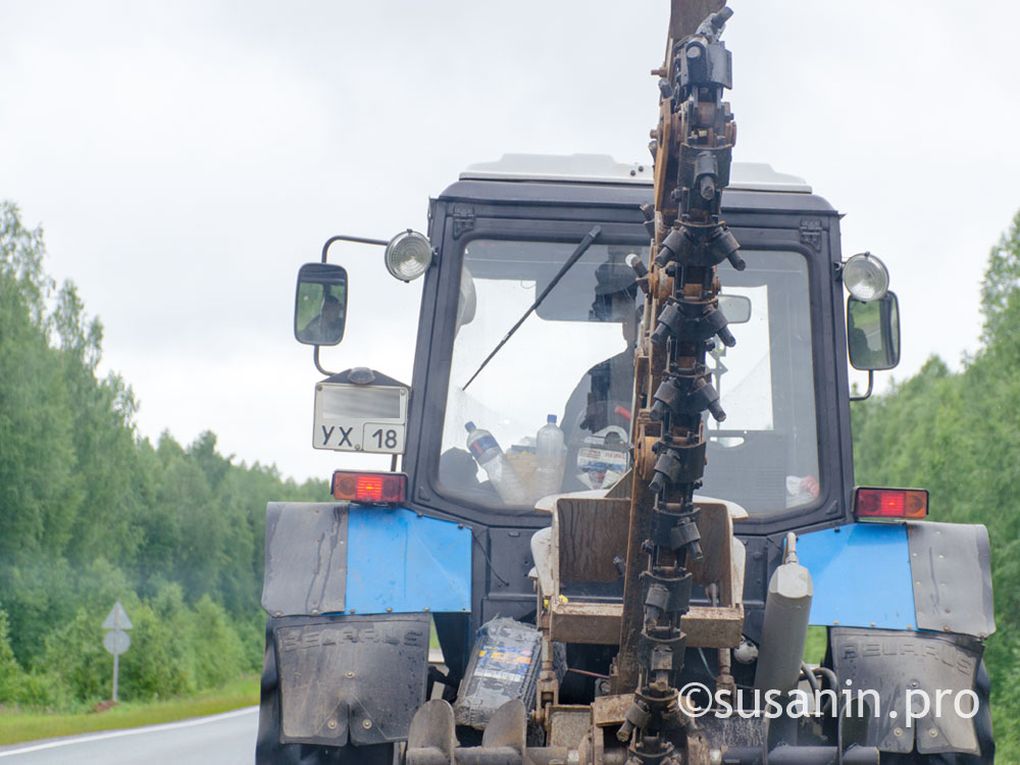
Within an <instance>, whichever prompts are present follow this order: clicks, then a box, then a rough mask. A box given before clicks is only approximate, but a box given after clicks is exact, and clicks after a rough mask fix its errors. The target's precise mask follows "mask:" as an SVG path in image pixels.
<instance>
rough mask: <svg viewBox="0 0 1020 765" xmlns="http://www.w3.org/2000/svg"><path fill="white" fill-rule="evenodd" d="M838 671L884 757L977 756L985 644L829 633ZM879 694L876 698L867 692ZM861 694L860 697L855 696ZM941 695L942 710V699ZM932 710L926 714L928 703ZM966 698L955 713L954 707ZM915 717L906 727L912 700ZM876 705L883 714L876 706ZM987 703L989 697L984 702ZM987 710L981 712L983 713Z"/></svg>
mask: <svg viewBox="0 0 1020 765" xmlns="http://www.w3.org/2000/svg"><path fill="white" fill-rule="evenodd" d="M830 639H831V642H832V661H833V668H834V669H835V671H836V674H837V675H838V676H839V679H840V681H841V682H844V683H846V682H849V683H850V685H848V686H847V687H848V688H849V689H851V695H850V698H851V700H853V699H857V698H860V699H862V700H863V701H864V703H865V704H866V706H867V707H868V709H867V712H866V713H865V714H864V716H863V719H862V720H861V723H862V725H863V730H864V736H865V740H864V741H861V742H860V743H862V744H866V745H868V746H875V747H877V748H878V749H879V750H881V751H883V752H897V753H904V754H906V753H909V752H912V751H913V750H914V747H915V743H916V747H917V751H918V752H920V753H921V754H935V753H948V752H958V753H963V754H974V755H977V754H980V748H979V743H978V736H977V732H976V730H975V722H974V720H975V719H976V718H977V717H979V716H980V715H979V714H977V715H971V711H972V710H971V704H970V698H973V696H974V695H978V694H974V688H975V681H976V676H977V672H978V665H979V664H980V661H981V654H982V652H983V646H982V644H981V642H980V641H979V640H977V639H975V638H973V637H969V636H967V635H954V634H938V633H926V632H893V631H885V630H865V629H851V628H849V627H833V628H831V629H830ZM869 691H874V692H876V693H877V694H878V701H877V702H875V700H874V697H873V696H869V695H868V692H869ZM857 694H860V696H858V695H857ZM940 695H941V696H942V701H941V705H940V706H939V707H936V704H937V703H939V702H938V699H939V696H940ZM924 698H927V699H928V700H929V704H930V709H929V710H928V712H927V714H923V715H922V714H921V713H922V712H924V706H923V700H924ZM955 698H961V699H962V701H961V703H960V706H961V710H962V711H963V712H964V715H963V716H961V715H959V714H957V712H956V709H955V707H954V704H953V700H954V699H955ZM908 701H910V702H912V706H913V707H914V714H915V715H918V716H919V717H918V719H912V720H910V721H909V722H908V716H907V703H908ZM876 703H877V705H878V706H879V708H878V709H874V708H873V707H874V706H875V705H876ZM985 703H987V699H986V700H985ZM981 711H982V710H978V712H979V713H980V712H981Z"/></svg>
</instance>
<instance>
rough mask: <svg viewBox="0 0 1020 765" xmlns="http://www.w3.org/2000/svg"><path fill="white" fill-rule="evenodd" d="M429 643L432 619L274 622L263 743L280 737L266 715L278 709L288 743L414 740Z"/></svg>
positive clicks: (282, 734) (282, 736)
mask: <svg viewBox="0 0 1020 765" xmlns="http://www.w3.org/2000/svg"><path fill="white" fill-rule="evenodd" d="M428 643H429V619H428V615H427V614H387V615H378V616H348V615H342V616H323V617H287V618H280V619H271V620H270V623H269V629H268V630H267V646H266V672H265V673H264V676H263V694H262V695H263V699H262V709H261V712H260V725H259V738H260V742H261V741H262V739H263V734H264V733H265V735H266V736H271V735H273V733H272V732H270V731H269V730H266V731H263V724H262V719H261V718H262V717H266V718H267V719H268V718H269V717H270V716H272V714H273V712H274V710H275V712H276V716H277V722H276V724H275V725H273V726H271V727H275V728H277V730H276V732H275V736H276V738H277V739H278V741H279V742H280V743H282V744H313V745H318V746H325V747H342V746H345V745H347V744H354V745H355V746H358V747H365V746H370V745H376V744H390V743H393V742H397V741H401V740H403V739H405V738H407V731H408V728H409V727H410V723H411V717H412V716H413V715H414V712H415V710H416V709H417V708H418V707H419V706H420V705H421V704H422V703H423V702H424V701H425V684H426V679H427V674H428ZM270 663H271V664H272V665H273V666H272V670H273V671H272V673H270V671H269V670H270V666H269V665H270ZM270 674H272V675H273V677H272V678H270V677H269V675H270ZM271 680H272V681H275V682H270V681H271ZM268 685H272V687H271V688H269V687H266V686H268ZM273 704H275V707H273V706H272V705H273ZM267 727H269V726H268V724H267Z"/></svg>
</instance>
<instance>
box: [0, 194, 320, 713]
mask: <svg viewBox="0 0 1020 765" xmlns="http://www.w3.org/2000/svg"><path fill="white" fill-rule="evenodd" d="M44 254H45V247H44V242H43V235H42V231H41V230H40V229H29V228H26V227H25V226H24V225H23V224H22V222H21V220H20V216H19V213H18V210H17V208H16V207H15V206H14V205H12V204H9V203H0V705H3V704H5V703H6V704H12V703H13V704H22V705H32V706H43V707H50V708H62V709H66V708H75V707H80V706H83V705H88V704H91V703H94V702H96V701H98V700H100V699H103V698H108V697H109V694H110V675H111V667H112V658H111V657H110V655H109V654H107V653H106V651H105V650H104V649H103V647H102V644H101V638H102V634H103V633H102V630H101V629H100V624H101V622H102V620H103V619H104V618H105V616H106V614H107V613H108V612H109V610H110V607H111V606H112V605H113V603H114V601H115V600H118V599H120V600H121V601H122V602H123V603H124V605H125V607H126V609H127V611H128V614H129V615H130V617H131V619H132V621H133V623H134V629H133V630H132V631H131V638H132V647H131V649H130V650H129V651H128V652H127V653H126V654H124V656H123V657H122V660H121V678H122V679H121V697H122V698H124V699H132V700H138V699H150V698H154V697H157V696H168V695H174V694H180V693H188V692H191V691H194V690H198V689H201V688H205V687H212V686H216V685H218V684H220V683H222V682H223V681H225V680H228V679H233V678H234V677H236V676H238V675H240V674H241V673H244V672H254V671H257V670H258V669H260V668H261V661H262V639H263V629H264V622H263V617H262V612H261V610H260V608H259V605H258V601H259V594H260V588H261V581H262V566H263V557H262V540H263V534H264V522H265V520H264V516H265V504H266V501H267V500H270V499H294V500H298V499H325V498H327V494H328V490H327V488H326V485H325V483H324V482H315V481H309V482H307V483H305V484H296V483H294V482H293V481H289V480H284V479H283V478H282V477H281V476H280V475H279V473H278V472H277V471H276V469H275V468H272V467H265V466H262V465H258V464H255V465H245V464H237V463H235V462H234V461H233V460H232V459H231V458H230V457H227V456H224V455H223V454H221V453H219V452H218V451H217V448H216V438H215V436H214V435H213V434H211V433H204V434H202V435H201V436H199V437H198V438H197V439H196V440H195V441H194V443H192V444H190V445H188V446H182V445H181V444H179V443H177V442H176V441H175V440H174V439H173V438H172V437H171V436H170V435H169V434H164V435H163V436H161V437H160V438H159V440H158V441H157V442H156V443H152V442H150V441H149V440H148V439H146V438H143V437H141V436H140V435H139V433H138V432H137V430H136V428H135V425H134V415H135V411H136V402H135V398H134V396H133V394H132V391H131V389H130V387H129V386H128V385H127V384H126V383H125V381H124V380H122V379H121V378H120V377H119V376H117V375H116V374H108V375H105V376H100V375H99V374H98V373H97V367H98V364H99V360H100V353H101V350H102V327H101V325H100V323H99V321H98V320H96V319H95V318H90V317H89V316H87V315H86V312H85V310H84V307H83V304H82V301H81V299H80V298H79V296H78V293H77V292H76V291H75V288H74V286H73V285H71V284H64V285H62V286H59V287H58V286H57V285H56V284H55V283H54V282H53V280H52V279H51V278H50V277H49V276H47V274H46V272H45V270H44V262H43V260H44Z"/></svg>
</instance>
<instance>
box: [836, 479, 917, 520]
mask: <svg viewBox="0 0 1020 765" xmlns="http://www.w3.org/2000/svg"><path fill="white" fill-rule="evenodd" d="M927 515H928V491H927V489H875V488H872V487H865V486H861V487H858V488H857V489H856V490H855V491H854V516H855V517H856V518H857V519H858V520H861V521H863V520H869V519H876V520H881V519H888V520H897V519H899V520H906V521H919V520H921V519H922V518H924V517H925V516H927Z"/></svg>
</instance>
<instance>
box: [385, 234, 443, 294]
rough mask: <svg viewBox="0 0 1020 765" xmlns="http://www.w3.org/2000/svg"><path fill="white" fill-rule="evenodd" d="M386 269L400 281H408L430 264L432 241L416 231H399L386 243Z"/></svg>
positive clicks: (426, 268) (412, 279) (415, 277)
mask: <svg viewBox="0 0 1020 765" xmlns="http://www.w3.org/2000/svg"><path fill="white" fill-rule="evenodd" d="M385 258H386V270H387V271H389V272H390V273H391V274H393V275H394V276H395V277H396V278H398V279H400V281H402V282H410V281H414V280H415V279H417V278H418V277H419V276H421V275H422V274H424V273H425V271H427V270H428V267H429V266H430V265H431V264H432V243H431V242H430V241H429V240H428V237H426V236H424V235H423V234H419V233H418V232H417V231H412V230H411V229H407V231H401V232H400V233H399V234H397V235H396V236H395V237H393V238H392V239H391V240H390V243H389V244H387V245H386V255H385Z"/></svg>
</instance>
